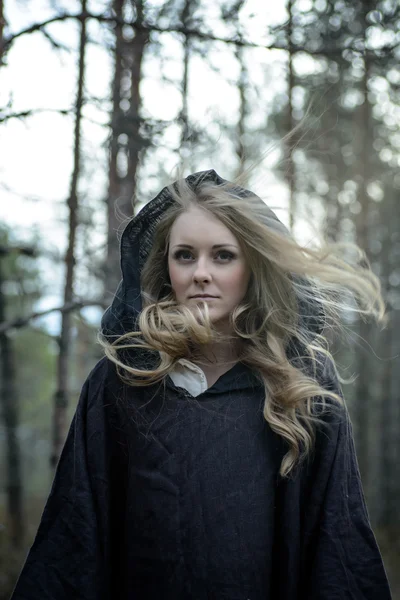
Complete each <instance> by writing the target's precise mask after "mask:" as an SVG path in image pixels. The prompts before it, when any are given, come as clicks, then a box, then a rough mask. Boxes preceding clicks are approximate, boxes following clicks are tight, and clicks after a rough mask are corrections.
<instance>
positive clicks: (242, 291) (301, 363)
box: [13, 171, 390, 600]
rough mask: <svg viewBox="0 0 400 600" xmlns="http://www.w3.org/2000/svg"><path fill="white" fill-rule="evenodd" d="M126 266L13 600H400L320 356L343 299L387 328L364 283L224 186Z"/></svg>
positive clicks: (162, 226)
mask: <svg viewBox="0 0 400 600" xmlns="http://www.w3.org/2000/svg"><path fill="white" fill-rule="evenodd" d="M359 257H361V254H360V255H359ZM121 265H122V273H123V280H122V282H121V284H120V286H119V288H118V290H117V293H116V295H115V299H114V302H113V304H112V306H111V307H110V308H109V309H108V310H107V312H106V313H105V315H104V317H103V321H102V341H101V343H102V345H103V346H104V349H105V353H106V358H104V359H103V360H102V361H101V362H100V363H99V364H98V365H97V366H96V367H95V368H94V370H93V371H92V373H91V374H90V375H89V377H88V379H87V381H86V383H85V385H84V387H83V391H82V395H81V398H80V401H79V405H78V408H77V411H76V415H75V418H74V420H73V423H72V426H71V430H70V433H69V435H68V438H67V441H66V444H65V448H64V451H63V454H62V457H61V460H60V463H59V466H58V470H57V474H56V477H55V481H54V484H53V488H52V492H51V495H50V497H49V500H48V502H47V505H46V508H45V511H44V514H43V518H42V521H41V524H40V527H39V531H38V534H37V537H36V540H35V542H34V545H33V547H32V549H31V551H30V554H29V556H28V559H27V561H26V564H25V566H24V569H23V571H22V574H21V576H20V579H19V581H18V583H17V586H16V589H15V591H14V595H13V600H33V599H37V600H39V599H40V600H45V599H47V598H48V599H49V600H50V599H52V600H64V599H65V600H66V599H67V598H68V600H70V599H72V598H74V599H75V598H76V599H78V598H79V599H82V600H89V599H93V600H94V599H96V600H100V599H104V600H118V599H121V600H134V599H135V600H136V599H138V600H142V599H143V600H144V599H146V600H149V599H157V600H161V599H162V600H189V599H193V600H210V599H214V600H225V599H226V600H267V599H272V600H339V599H345V598H349V600H350V598H351V599H352V600H377V599H379V600H388V599H389V598H390V592H389V587H388V583H387V579H386V575H385V571H384V567H383V565H382V560H381V556H380V553H379V550H378V547H377V545H376V542H375V538H374V535H373V533H372V531H371V527H370V524H369V520H368V515H367V511H366V507H365V503H364V497H363V492H362V487H361V482H360V476H359V471H358V467H357V461H356V456H355V451H354V445H353V438H352V433H351V425H350V422H349V418H348V414H347V411H346V409H345V406H344V402H343V399H342V396H341V391H340V386H339V384H338V379H337V376H336V369H335V366H334V361H333V359H332V356H331V354H330V353H329V350H328V344H327V340H326V335H327V333H328V331H330V330H332V328H333V327H334V326H335V325H336V324H337V322H338V320H339V315H340V311H341V309H342V308H343V307H344V306H345V301H344V300H343V299H344V298H348V297H349V294H348V292H349V291H350V292H352V295H353V297H355V298H356V299H357V300H358V303H359V308H358V310H359V312H361V313H364V314H371V315H373V316H374V317H375V318H376V319H378V320H380V319H383V317H384V307H383V302H382V299H381V296H380V291H379V282H378V280H377V279H376V277H375V276H374V275H373V274H372V272H371V271H370V270H369V268H368V267H367V266H365V264H364V266H360V265H357V264H354V265H353V266H352V265H350V264H349V263H348V262H347V261H345V260H343V259H342V258H340V256H339V254H338V248H336V247H332V248H324V249H319V250H311V249H309V248H304V247H301V246H300V245H299V244H297V243H296V242H295V241H294V239H293V238H292V237H291V236H290V234H289V233H288V231H287V230H286V229H285V227H284V226H283V225H282V224H281V223H280V222H279V221H278V219H277V218H276V216H275V215H274V213H273V212H272V211H271V210H270V209H269V208H267V206H266V205H265V204H264V203H263V202H262V201H261V200H260V199H259V198H258V197H257V196H255V195H254V194H252V193H251V192H249V191H247V190H245V189H243V188H242V187H240V186H238V185H235V184H231V183H229V182H226V181H224V180H222V179H221V178H220V177H219V176H218V175H217V174H216V173H215V172H214V171H207V172H203V173H198V174H195V175H192V176H190V177H188V178H187V179H186V180H182V181H179V182H177V183H175V184H174V185H173V186H171V187H169V188H165V189H164V190H162V191H161V193H160V194H159V195H158V196H157V197H156V198H155V199H154V200H152V201H151V202H150V203H149V204H147V205H146V206H145V208H143V210H142V211H141V212H140V213H139V214H138V215H137V216H136V217H135V218H134V219H133V220H132V221H131V222H130V223H129V225H128V226H127V228H126V230H125V232H124V234H123V236H122V241H121ZM344 292H346V293H344ZM352 310H355V308H354V305H353V304H352Z"/></svg>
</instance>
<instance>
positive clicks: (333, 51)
mask: <svg viewBox="0 0 400 600" xmlns="http://www.w3.org/2000/svg"><path fill="white" fill-rule="evenodd" d="M69 19H73V20H77V21H82V20H85V19H94V20H96V21H98V22H100V23H112V24H118V25H122V26H123V25H128V26H130V27H132V28H133V29H135V30H136V31H146V32H148V33H149V34H150V33H151V32H152V31H156V32H158V33H179V34H182V35H184V36H189V37H190V36H192V37H194V38H198V39H199V40H204V41H210V42H222V43H224V44H229V45H233V46H236V47H239V48H240V47H243V48H263V49H264V50H286V51H287V50H288V48H287V47H286V46H285V45H276V44H255V43H253V42H251V41H249V40H246V39H243V38H223V37H219V36H216V35H213V34H212V33H209V32H203V31H199V30H198V29H193V28H191V27H185V26H183V25H182V26H180V27H159V26H158V25H156V24H154V23H151V24H149V23H146V22H145V21H143V22H141V23H140V24H138V23H137V22H136V21H126V20H125V19H121V18H118V17H116V16H107V15H105V14H95V13H91V12H89V11H84V12H80V13H75V14H72V13H61V14H59V15H57V16H55V17H52V18H51V19H47V20H46V21H42V22H41V23H34V24H32V25H30V27H27V28H26V29H22V30H21V31H18V32H17V33H14V34H12V35H10V36H8V37H5V38H4V40H3V51H4V52H5V51H7V50H8V48H9V46H10V45H11V44H12V43H13V42H14V40H16V39H18V38H19V37H21V36H23V35H25V34H29V33H34V32H35V31H41V30H42V29H43V27H47V25H51V24H52V23H57V22H60V21H67V20H69ZM394 48H395V46H393V47H387V48H385V53H387V54H391V53H392V52H393V50H394ZM292 50H293V53H297V52H306V53H307V54H310V55H311V56H328V57H329V56H341V54H342V52H343V51H344V50H352V48H351V47H350V48H338V47H331V48H327V49H323V50H322V49H321V50H312V49H309V48H304V47H299V46H297V47H296V46H294V47H293V49H292ZM354 51H357V50H354ZM365 53H366V54H369V55H373V54H374V51H372V50H366V51H365Z"/></svg>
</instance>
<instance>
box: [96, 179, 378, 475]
mask: <svg viewBox="0 0 400 600" xmlns="http://www.w3.org/2000/svg"><path fill="white" fill-rule="evenodd" d="M169 191H170V193H171V194H172V196H173V200H174V203H173V205H172V206H171V207H170V208H169V209H167V210H166V212H165V215H164V216H163V218H162V220H161V221H160V223H159V225H158V227H157V230H156V233H155V237H154V241H153V245H152V249H151V251H150V254H149V256H148V258H147V261H146V264H145V266H144V269H143V271H142V276H141V285H142V299H143V309H142V311H141V313H140V315H139V327H138V331H133V332H130V333H126V334H125V335H123V336H121V337H119V338H118V339H117V340H116V341H115V342H113V343H109V342H108V341H107V340H103V341H101V344H102V345H103V347H104V350H105V353H106V355H107V356H108V358H109V359H110V360H112V361H113V362H114V363H115V364H116V365H117V367H118V369H119V372H120V375H121V374H122V375H123V378H124V380H125V381H126V382H127V383H129V384H130V385H151V384H153V383H155V382H157V381H161V380H162V379H164V377H165V376H166V375H168V373H170V372H171V371H172V370H173V368H174V366H175V364H176V362H177V361H178V360H179V359H180V358H183V357H186V358H193V357H194V356H195V351H196V348H197V349H199V348H200V349H201V346H202V345H203V344H207V343H210V342H213V341H216V340H217V339H218V340H220V339H221V335H220V334H217V332H216V330H215V328H214V326H213V324H212V323H211V321H210V318H209V315H208V311H207V305H206V303H204V306H202V307H197V308H196V309H192V308H190V309H189V308H188V307H187V306H182V305H179V304H177V302H176V301H175V299H174V296H173V293H172V290H171V285H170V280H169V275H168V268H167V260H168V257H167V255H168V245H169V234H170V231H171V227H172V225H173V223H174V221H175V220H176V219H177V217H178V216H179V215H180V214H182V213H183V212H185V211H187V210H188V209H190V208H191V207H193V206H196V207H201V208H202V209H203V210H205V211H208V212H209V213H211V214H212V215H214V216H215V217H217V218H218V219H219V220H220V221H221V222H222V223H223V224H224V225H225V226H226V227H227V228H228V229H229V230H230V231H232V233H233V234H234V235H235V236H236V237H237V239H238V241H239V243H240V244H241V247H242V250H243V252H244V255H245V258H246V260H247V262H248V264H249V266H250V270H251V273H252V275H251V278H250V283H249V287H248V290H247V293H246V296H245V297H244V299H243V301H242V302H241V304H240V305H239V306H237V307H236V309H235V311H234V312H233V314H232V315H231V317H230V318H231V325H232V331H233V334H232V339H234V340H236V342H239V343H240V360H241V361H242V362H243V363H244V364H246V365H248V366H249V367H251V368H252V369H253V371H254V372H255V373H256V374H257V375H258V377H259V379H260V380H261V382H262V383H263V385H264V388H265V403H264V410H263V414H264V417H265V420H266V421H267V422H268V423H269V425H270V427H271V428H272V429H273V430H274V431H275V432H276V433H277V434H279V435H280V436H282V437H283V438H284V440H285V441H286V442H287V447H288V451H287V453H286V455H285V456H284V458H283V461H282V464H281V468H280V474H281V475H282V476H288V475H289V473H290V472H291V471H292V470H293V468H294V467H295V466H296V465H297V464H299V463H300V462H301V461H302V460H303V459H304V458H305V457H307V456H308V455H309V454H310V452H311V450H312V448H313V445H314V441H315V430H316V424H317V422H318V420H319V415H320V414H321V410H322V411H323V410H325V409H327V408H328V406H332V405H337V404H338V403H339V404H340V403H342V402H343V401H342V398H341V395H340V390H339V389H336V391H334V389H332V385H329V381H328V380H327V379H326V377H324V375H323V372H324V370H326V365H327V364H329V365H331V366H333V371H334V376H335V375H336V368H335V366H334V365H335V363H334V360H333V358H332V355H331V353H330V352H329V349H328V348H329V344H328V341H327V334H328V332H329V331H330V330H332V329H333V328H336V326H337V325H340V321H341V316H342V312H343V309H346V308H347V309H348V308H349V307H350V308H351V310H353V311H355V312H358V313H360V314H361V315H362V316H363V317H364V316H365V315H372V316H373V317H375V318H376V320H378V321H382V320H384V312H385V309H384V303H383V300H382V296H381V292H380V283H379V280H378V278H377V277H376V276H375V275H374V274H373V273H372V271H371V269H370V268H369V266H368V262H367V261H366V259H365V256H364V254H363V252H362V251H361V250H360V249H359V248H357V247H356V246H353V245H352V246H350V245H343V244H342V245H339V244H331V245H329V246H328V245H327V246H325V247H323V248H309V247H304V246H302V245H300V244H299V243H297V242H296V241H295V240H294V239H293V238H292V237H291V236H290V235H289V234H288V232H287V231H285V230H284V228H283V226H282V225H281V224H280V222H279V221H277V220H276V219H275V218H273V217H272V216H271V211H269V209H268V208H267V206H266V205H265V204H264V202H262V201H261V200H260V198H258V197H257V196H255V195H247V194H243V190H242V189H240V188H238V187H237V185H236V186H235V184H232V183H229V182H226V183H225V184H223V185H216V184H214V183H210V182H208V181H203V182H197V184H194V185H193V183H192V185H189V184H188V183H187V182H186V181H185V180H184V179H182V180H180V181H179V182H178V183H177V184H175V185H174V186H171V187H170V190H169ZM350 250H351V252H352V253H353V254H354V257H355V260H354V259H353V260H352V262H351V263H350V262H349V259H348V258H347V255H348V254H349V251H350ZM349 292H350V294H349ZM354 299H355V300H356V303H354V301H353V300H354ZM217 335H218V338H217ZM138 347H139V348H147V349H149V350H153V351H154V350H156V351H159V353H160V361H159V364H158V365H157V366H156V367H155V368H154V369H148V370H144V369H142V368H139V367H137V368H136V367H133V366H130V365H127V364H126V363H125V362H124V361H123V360H122V359H121V356H120V354H119V351H120V350H126V349H131V348H138ZM330 383H332V380H331V381H330Z"/></svg>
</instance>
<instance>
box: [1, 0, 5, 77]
mask: <svg viewBox="0 0 400 600" xmlns="http://www.w3.org/2000/svg"><path fill="white" fill-rule="evenodd" d="M4 25H5V21H4V2H3V0H0V67H1V65H2V64H3V31H4Z"/></svg>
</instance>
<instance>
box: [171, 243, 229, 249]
mask: <svg viewBox="0 0 400 600" xmlns="http://www.w3.org/2000/svg"><path fill="white" fill-rule="evenodd" d="M226 246H231V247H232V248H238V246H237V245H236V244H214V246H213V247H212V249H213V250H216V249H217V248H226ZM172 247H173V248H189V249H190V250H193V249H194V246H191V245H190V244H175V246H172Z"/></svg>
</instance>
